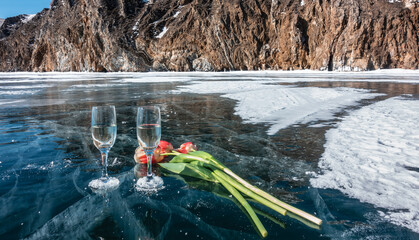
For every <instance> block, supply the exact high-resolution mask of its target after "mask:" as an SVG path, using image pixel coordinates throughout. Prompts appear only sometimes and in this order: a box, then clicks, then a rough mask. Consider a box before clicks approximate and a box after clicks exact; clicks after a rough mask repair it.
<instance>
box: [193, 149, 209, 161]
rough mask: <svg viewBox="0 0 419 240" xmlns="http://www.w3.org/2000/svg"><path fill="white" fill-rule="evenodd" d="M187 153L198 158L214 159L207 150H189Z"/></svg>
mask: <svg viewBox="0 0 419 240" xmlns="http://www.w3.org/2000/svg"><path fill="white" fill-rule="evenodd" d="M188 154H189V155H192V156H196V157H200V158H203V159H207V160H212V159H214V157H213V156H212V155H211V154H209V153H207V152H204V151H195V152H190V153H188Z"/></svg>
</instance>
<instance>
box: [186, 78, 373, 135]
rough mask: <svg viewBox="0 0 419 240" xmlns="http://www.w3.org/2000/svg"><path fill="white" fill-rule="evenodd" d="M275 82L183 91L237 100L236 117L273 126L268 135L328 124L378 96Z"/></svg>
mask: <svg viewBox="0 0 419 240" xmlns="http://www.w3.org/2000/svg"><path fill="white" fill-rule="evenodd" d="M267 83H271V84H272V83H275V81H200V82H194V84H192V85H187V86H182V87H180V88H179V89H180V91H183V92H191V93H202V94H208V93H221V94H224V95H222V96H223V97H227V98H231V99H234V100H237V101H238V103H237V105H236V107H235V111H236V113H237V114H238V115H239V116H240V117H241V118H243V120H245V121H246V122H250V123H268V124H271V127H270V129H269V130H268V134H270V135H273V134H275V133H276V132H278V131H279V130H281V129H283V128H286V127H289V126H291V125H293V124H305V123H310V122H313V121H317V120H327V119H331V118H333V117H334V116H333V115H334V113H336V112H338V111H339V110H341V109H342V108H343V107H345V106H350V105H355V104H356V102H357V101H359V100H361V99H368V98H374V97H376V96H378V94H374V93H369V92H368V91H366V90H360V89H351V88H316V87H305V88H299V87H288V86H283V85H267Z"/></svg>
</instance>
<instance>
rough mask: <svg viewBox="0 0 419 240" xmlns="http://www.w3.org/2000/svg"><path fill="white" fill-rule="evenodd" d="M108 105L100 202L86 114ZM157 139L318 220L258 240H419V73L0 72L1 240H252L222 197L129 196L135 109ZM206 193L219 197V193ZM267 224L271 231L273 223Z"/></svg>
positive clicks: (192, 191) (180, 193)
mask: <svg viewBox="0 0 419 240" xmlns="http://www.w3.org/2000/svg"><path fill="white" fill-rule="evenodd" d="M102 104H113V105H115V106H116V111H117V122H118V135H117V141H116V143H115V145H114V147H113V148H112V149H111V151H110V156H109V159H110V160H109V162H110V166H109V173H110V174H111V175H112V176H115V177H118V178H119V180H120V181H121V186H120V187H119V188H118V190H116V191H114V192H112V193H110V194H109V195H108V196H106V197H102V196H99V195H96V194H94V193H92V192H91V190H90V189H89V188H88V187H87V185H88V183H89V182H90V180H92V179H95V178H97V177H99V176H100V174H101V167H100V165H99V151H98V150H97V149H96V148H95V147H94V145H93V142H92V138H91V135H90V114H91V107H92V106H95V105H102ZM151 104H156V105H159V106H160V107H161V109H162V121H163V122H162V140H167V141H169V142H171V143H172V144H173V145H174V146H175V147H178V146H179V145H180V144H182V143H183V142H187V141H192V142H194V143H195V144H196V145H198V148H199V149H201V150H204V151H207V152H209V153H211V154H213V155H214V156H215V157H216V158H217V159H219V160H220V161H222V162H224V163H225V164H226V165H227V166H228V167H229V168H230V169H232V170H233V171H234V172H236V173H237V174H238V175H240V176H242V177H243V178H245V179H247V180H248V181H249V182H251V183H252V184H254V185H257V186H259V187H260V188H262V189H264V190H265V191H267V192H269V193H271V194H272V195H274V196H276V197H277V198H279V199H281V200H283V201H285V202H288V203H290V204H292V205H294V206H296V207H298V208H300V209H303V210H305V211H307V212H309V213H313V214H316V216H318V217H319V218H321V219H323V221H324V225H323V226H322V228H321V229H315V228H311V227H310V226H307V225H305V224H303V223H301V222H299V221H297V220H296V219H293V218H290V217H288V216H286V217H284V216H281V215H278V214H277V213H276V212H273V211H270V209H267V208H264V207H263V206H259V205H255V204H253V205H254V206H257V207H259V208H260V210H261V211H263V212H266V213H267V214H268V215H265V216H261V217H260V219H261V221H262V223H263V224H264V225H265V227H266V229H267V231H268V233H269V235H268V237H267V239H366V238H368V239H418V238H419V204H417V203H418V202H419V197H418V196H419V167H418V166H419V127H418V122H419V71H403V70H392V71H375V72H364V73H363V72H360V73H329V72H313V71H295V72H230V73H107V74H96V73H45V74H36V73H0V179H1V181H0V203H1V204H0V209H1V211H0V239H22V238H27V239H100V238H103V239H259V238H260V237H259V236H258V234H257V233H256V231H255V230H254V228H253V226H252V224H251V223H250V221H249V220H248V218H247V216H246V215H245V214H243V212H241V210H240V209H239V208H238V207H237V206H236V205H235V204H234V203H233V202H232V201H230V200H229V199H228V194H227V195H226V198H225V197H222V196H220V195H223V189H220V188H217V187H216V186H214V185H211V184H207V183H204V182H200V181H194V180H193V179H181V178H179V177H174V176H169V175H167V173H164V172H163V171H160V169H159V168H157V167H156V169H155V171H156V174H161V176H162V177H163V179H164V182H165V186H166V187H165V189H163V190H162V191H160V192H159V193H158V194H157V195H153V196H150V197H149V196H145V195H144V194H142V193H139V192H137V191H135V190H134V183H135V179H136V178H137V177H138V176H140V175H142V174H144V173H145V167H144V166H141V165H135V162H134V160H133V155H134V151H135V148H136V147H137V146H138V144H137V140H136V133H135V131H136V129H135V116H136V107H137V106H140V105H151ZM212 192H217V194H218V195H216V194H213V193H212ZM272 220H274V221H272Z"/></svg>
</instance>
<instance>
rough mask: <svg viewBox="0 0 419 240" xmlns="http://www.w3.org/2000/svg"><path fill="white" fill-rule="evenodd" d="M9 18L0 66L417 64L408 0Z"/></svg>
mask: <svg viewBox="0 0 419 240" xmlns="http://www.w3.org/2000/svg"><path fill="white" fill-rule="evenodd" d="M7 22H8V20H7V19H6V21H5V23H4V24H3V25H2V26H1V27H0V71H150V70H154V71H223V70H258V69H274V70H276V69H285V70H289V69H320V70H372V69H379V68H406V69H418V67H419V3H418V2H417V1H416V0H405V1H404V2H398V3H389V2H388V1H387V0H374V1H373V0H346V1H345V0H333V1H330V0H329V1H327V0H306V1H296V0H294V1H292V0H281V1H279V0H246V1H239V0H231V1H222V0H154V1H151V0H150V1H149V2H147V1H139V0H54V1H53V2H52V3H51V8H50V9H45V10H44V11H42V12H41V13H39V14H37V15H36V16H35V17H34V18H33V19H32V20H30V21H28V22H27V23H24V22H19V23H17V24H15V25H14V26H13V27H11V24H9V23H7ZM5 29H6V30H7V29H9V30H7V31H8V33H7V34H3V35H2V32H4V31H5ZM10 29H11V30H10Z"/></svg>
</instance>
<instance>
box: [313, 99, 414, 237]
mask: <svg viewBox="0 0 419 240" xmlns="http://www.w3.org/2000/svg"><path fill="white" fill-rule="evenodd" d="M418 123H419V100H413V99H409V98H407V97H406V96H405V97H395V98H390V99H387V100H385V101H382V102H378V103H375V104H372V105H370V106H367V107H363V108H362V109H360V110H357V111H354V112H352V113H351V114H350V115H349V116H348V117H346V118H345V119H344V120H343V121H342V122H341V123H339V124H338V125H337V128H335V129H331V130H329V131H328V132H327V133H326V139H327V142H326V144H325V152H324V154H323V156H322V158H321V161H320V163H319V165H320V167H321V168H322V169H323V171H324V172H323V173H322V174H321V175H318V176H317V177H316V178H314V179H312V180H311V184H312V185H313V186H314V187H318V188H333V189H338V190H340V191H342V192H343V193H345V194H347V195H349V196H350V197H353V198H357V199H359V200H361V201H363V202H368V203H371V204H374V205H375V206H377V207H380V208H386V209H388V210H387V211H385V212H383V211H380V212H379V214H380V215H381V216H383V217H384V218H385V219H387V220H389V221H391V222H393V223H395V224H398V225H401V226H404V227H407V228H410V229H411V230H413V231H415V232H419V201H418V200H419V168H418V166H419V127H418Z"/></svg>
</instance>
